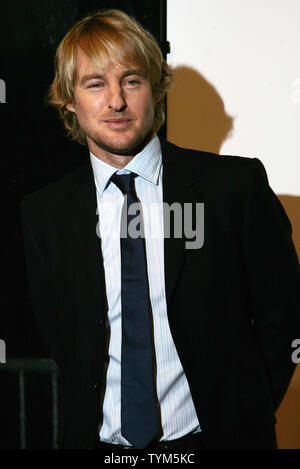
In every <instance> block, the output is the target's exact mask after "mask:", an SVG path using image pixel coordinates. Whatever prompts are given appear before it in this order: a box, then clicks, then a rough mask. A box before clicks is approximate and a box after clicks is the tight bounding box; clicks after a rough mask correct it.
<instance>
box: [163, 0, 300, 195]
mask: <svg viewBox="0 0 300 469" xmlns="http://www.w3.org/2000/svg"><path fill="white" fill-rule="evenodd" d="M167 6H168V24H167V28H168V33H167V35H168V40H169V41H170V43H171V54H169V56H168V62H169V63H170V64H171V65H173V66H178V65H185V66H188V67H192V68H194V69H196V70H197V71H199V72H200V73H201V74H202V75H203V76H204V77H205V78H206V80H207V81H208V82H209V83H210V84H212V85H213V87H214V88H215V89H216V90H217V92H218V94H219V95H220V96H221V98H222V100H223V102H224V105H225V110H226V112H227V113H228V114H229V115H231V116H233V117H234V118H235V120H234V131H233V133H232V135H231V136H230V137H229V138H228V139H227V140H226V141H225V142H224V143H223V145H222V147H221V150H220V153H221V154H232V155H241V156H250V157H254V156H255V157H258V158H260V159H261V160H262V162H263V163H264V165H265V167H266V169H267V172H268V176H269V182H270V185H271V186H272V188H273V190H274V191H275V192H276V193H277V194H290V195H300V132H299V127H300V1H299V0H185V2H183V1H182V0H168V4H167ZM191 105H192V103H191Z"/></svg>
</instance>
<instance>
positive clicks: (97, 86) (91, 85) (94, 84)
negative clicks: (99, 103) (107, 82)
mask: <svg viewBox="0 0 300 469" xmlns="http://www.w3.org/2000/svg"><path fill="white" fill-rule="evenodd" d="M102 86H103V84H102V83H91V84H90V85H88V86H87V87H88V88H101V87H102Z"/></svg>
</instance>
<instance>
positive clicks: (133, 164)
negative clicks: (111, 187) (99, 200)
mask: <svg viewBox="0 0 300 469" xmlns="http://www.w3.org/2000/svg"><path fill="white" fill-rule="evenodd" d="M90 159H91V165H92V169H93V173H94V180H95V185H96V188H97V190H98V192H99V194H100V195H102V193H103V191H104V189H105V188H106V185H107V182H108V180H109V179H110V178H111V176H112V175H113V174H114V173H115V172H117V171H118V174H119V173H120V174H121V173H122V172H123V171H124V172H127V170H128V171H130V172H133V173H135V174H137V175H138V176H141V177H142V178H144V179H146V180H147V181H149V182H152V183H153V184H158V182H159V172H160V168H161V164H162V155H161V146H160V140H159V138H158V136H157V135H156V134H155V135H154V137H153V138H152V140H150V142H149V143H148V144H147V145H146V146H145V147H144V148H143V150H142V151H141V152H140V153H138V154H137V155H135V157H134V158H132V160H130V161H129V163H128V164H127V165H126V166H125V167H124V168H123V169H122V170H119V169H118V168H115V167H114V166H111V165H109V164H107V163H104V161H102V160H100V159H99V158H97V157H96V156H95V155H93V153H91V152H90Z"/></svg>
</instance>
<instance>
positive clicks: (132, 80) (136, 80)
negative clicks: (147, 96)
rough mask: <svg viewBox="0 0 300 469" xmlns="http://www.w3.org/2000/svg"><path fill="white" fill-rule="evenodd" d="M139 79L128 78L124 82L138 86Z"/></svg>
mask: <svg viewBox="0 0 300 469" xmlns="http://www.w3.org/2000/svg"><path fill="white" fill-rule="evenodd" d="M140 83H141V81H140V80H138V79H136V78H131V79H130V80H127V81H126V82H125V85H128V86H130V87H135V86H138V85H140Z"/></svg>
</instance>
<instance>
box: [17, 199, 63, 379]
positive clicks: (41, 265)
mask: <svg viewBox="0 0 300 469" xmlns="http://www.w3.org/2000/svg"><path fill="white" fill-rule="evenodd" d="M30 218H31V216H30V199H29V200H27V199H26V198H25V199H24V200H23V202H22V204H21V226H22V233H23V241H24V249H25V258H26V265H27V280H28V288H29V296H30V300H31V305H32V308H33V312H34V315H35V318H36V321H37V324H38V328H39V330H40V333H41V336H42V339H43V341H44V344H45V346H46V349H47V350H48V352H49V355H50V357H51V358H53V359H54V360H55V362H56V364H57V366H58V368H59V369H60V370H61V371H62V368H64V363H63V354H62V353H61V340H60V334H59V330H58V324H57V317H56V316H57V315H56V311H55V309H54V307H53V304H52V299H51V290H50V281H49V272H48V270H47V265H46V262H45V259H44V256H43V253H42V250H41V249H40V246H39V243H38V241H37V239H36V238H35V235H34V232H33V230H32V226H31V220H30Z"/></svg>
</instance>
